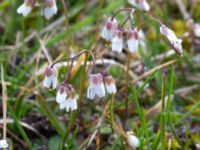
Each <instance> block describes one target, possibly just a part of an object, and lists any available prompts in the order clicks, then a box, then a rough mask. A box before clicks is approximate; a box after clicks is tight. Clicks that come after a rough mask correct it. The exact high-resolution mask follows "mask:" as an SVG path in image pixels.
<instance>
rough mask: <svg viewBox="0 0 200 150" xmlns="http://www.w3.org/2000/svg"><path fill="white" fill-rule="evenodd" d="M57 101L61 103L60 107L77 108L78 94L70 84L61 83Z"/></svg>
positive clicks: (67, 109)
mask: <svg viewBox="0 0 200 150" xmlns="http://www.w3.org/2000/svg"><path fill="white" fill-rule="evenodd" d="M56 102H58V103H59V106H60V109H64V108H65V109H66V111H67V112H68V111H70V110H71V111H73V110H76V109H77V107H78V106H77V96H76V95H75V90H74V88H73V87H72V85H70V84H65V83H63V84H61V85H60V88H59V90H58V92H57V95H56Z"/></svg>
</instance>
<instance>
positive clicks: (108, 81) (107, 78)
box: [104, 75, 117, 94]
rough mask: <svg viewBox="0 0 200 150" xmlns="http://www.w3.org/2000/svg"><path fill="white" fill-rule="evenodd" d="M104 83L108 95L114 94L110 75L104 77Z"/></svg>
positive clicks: (114, 86) (115, 90)
mask: <svg viewBox="0 0 200 150" xmlns="http://www.w3.org/2000/svg"><path fill="white" fill-rule="evenodd" d="M104 83H105V87H106V91H107V92H108V93H109V94H115V93H116V92H117V88H116V84H115V80H114V79H113V77H112V76H111V75H107V76H105V77H104Z"/></svg>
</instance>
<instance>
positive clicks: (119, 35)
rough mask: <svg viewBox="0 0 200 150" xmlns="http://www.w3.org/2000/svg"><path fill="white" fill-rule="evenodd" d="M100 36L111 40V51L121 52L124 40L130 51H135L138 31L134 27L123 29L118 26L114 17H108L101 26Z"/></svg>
mask: <svg viewBox="0 0 200 150" xmlns="http://www.w3.org/2000/svg"><path fill="white" fill-rule="evenodd" d="M101 37H102V38H103V39H105V40H107V41H111V42H112V51H114V52H122V50H123V47H124V45H125V44H124V42H125V41H126V45H125V46H127V47H128V50H129V51H130V52H133V53H135V52H137V50H138V43H139V40H138V31H137V30H136V29H134V28H131V29H129V30H128V31H125V29H122V28H120V27H118V24H117V20H116V19H115V18H109V19H108V20H107V22H106V24H105V26H104V28H103V31H102V33H101Z"/></svg>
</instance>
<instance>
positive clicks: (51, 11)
mask: <svg viewBox="0 0 200 150" xmlns="http://www.w3.org/2000/svg"><path fill="white" fill-rule="evenodd" d="M57 10H58V9H57V6H56V1H55V0H45V3H44V12H43V13H44V17H45V18H46V19H50V18H51V17H53V15H55V14H57Z"/></svg>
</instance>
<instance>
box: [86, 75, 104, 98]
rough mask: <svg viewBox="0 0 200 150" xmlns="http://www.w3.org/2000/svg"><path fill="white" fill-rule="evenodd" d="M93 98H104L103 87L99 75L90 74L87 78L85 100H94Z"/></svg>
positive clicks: (101, 78)
mask: <svg viewBox="0 0 200 150" xmlns="http://www.w3.org/2000/svg"><path fill="white" fill-rule="evenodd" d="M95 96H98V97H100V98H101V97H104V96H105V87H104V84H103V77H102V75H101V74H100V73H97V74H91V75H90V77H89V87H88V90H87V98H89V99H94V98H95Z"/></svg>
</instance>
